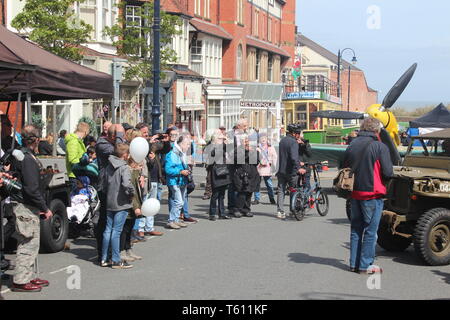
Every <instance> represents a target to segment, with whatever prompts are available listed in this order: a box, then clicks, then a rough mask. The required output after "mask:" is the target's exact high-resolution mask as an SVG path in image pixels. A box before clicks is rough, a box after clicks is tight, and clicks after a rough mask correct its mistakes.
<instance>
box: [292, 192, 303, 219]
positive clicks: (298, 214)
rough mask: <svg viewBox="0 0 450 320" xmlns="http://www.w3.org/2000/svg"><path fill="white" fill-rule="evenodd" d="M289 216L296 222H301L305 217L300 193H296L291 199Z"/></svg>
mask: <svg viewBox="0 0 450 320" xmlns="http://www.w3.org/2000/svg"><path fill="white" fill-rule="evenodd" d="M291 214H292V215H293V216H294V217H295V219H297V220H298V221H302V220H303V218H304V217H305V204H304V200H303V197H302V194H301V193H300V192H296V193H295V194H294V196H293V197H292V199H291Z"/></svg>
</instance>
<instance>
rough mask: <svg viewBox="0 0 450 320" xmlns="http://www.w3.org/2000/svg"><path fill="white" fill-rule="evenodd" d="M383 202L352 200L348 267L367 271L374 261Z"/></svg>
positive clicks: (378, 200)
mask: <svg viewBox="0 0 450 320" xmlns="http://www.w3.org/2000/svg"><path fill="white" fill-rule="evenodd" d="M382 211H383V200H382V199H373V200H355V199H352V214H351V233H350V267H351V268H357V269H359V270H367V269H368V268H369V266H370V265H372V264H373V262H374V260H375V247H376V244H377V231H378V225H379V224H380V219H381V213H382Z"/></svg>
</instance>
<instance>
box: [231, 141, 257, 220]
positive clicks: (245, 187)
mask: <svg viewBox="0 0 450 320" xmlns="http://www.w3.org/2000/svg"><path fill="white" fill-rule="evenodd" d="M260 152H261V150H260V149H259V148H254V147H252V146H250V141H249V139H248V137H244V138H243V139H242V143H241V145H240V146H239V147H236V148H235V155H234V157H235V158H234V163H235V171H234V175H233V177H232V179H233V184H234V188H235V190H236V191H237V192H238V196H237V199H236V209H237V211H235V212H234V216H235V217H236V218H240V217H241V216H242V215H243V216H245V217H253V214H252V213H251V212H250V211H251V200H252V193H253V192H256V191H258V186H259V185H260V183H261V176H260V175H259V173H258V169H257V166H258V164H260V160H261V155H260Z"/></svg>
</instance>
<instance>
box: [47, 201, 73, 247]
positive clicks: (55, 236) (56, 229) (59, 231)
mask: <svg viewBox="0 0 450 320" xmlns="http://www.w3.org/2000/svg"><path fill="white" fill-rule="evenodd" d="M49 208H50V210H51V211H52V212H53V217H52V218H51V219H49V220H41V248H42V250H43V251H44V252H48V253H53V252H58V251H61V250H63V249H64V244H65V243H66V240H67V236H68V233H69V220H68V219H67V212H66V206H65V205H64V203H63V202H62V201H61V200H59V199H54V200H52V202H51V203H50V206H49Z"/></svg>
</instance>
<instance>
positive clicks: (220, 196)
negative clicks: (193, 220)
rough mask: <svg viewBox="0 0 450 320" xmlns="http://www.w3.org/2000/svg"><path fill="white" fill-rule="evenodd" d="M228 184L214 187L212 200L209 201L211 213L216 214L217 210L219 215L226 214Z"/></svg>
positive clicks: (211, 214)
mask: <svg viewBox="0 0 450 320" xmlns="http://www.w3.org/2000/svg"><path fill="white" fill-rule="evenodd" d="M227 187H228V186H222V187H218V188H214V189H212V195H211V200H210V201H209V215H210V216H215V215H216V214H217V211H218V213H219V216H225V215H226V213H225V191H227Z"/></svg>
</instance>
